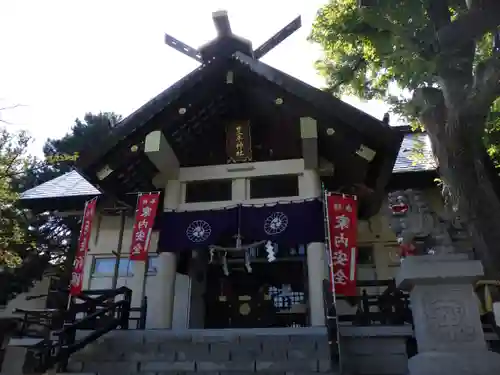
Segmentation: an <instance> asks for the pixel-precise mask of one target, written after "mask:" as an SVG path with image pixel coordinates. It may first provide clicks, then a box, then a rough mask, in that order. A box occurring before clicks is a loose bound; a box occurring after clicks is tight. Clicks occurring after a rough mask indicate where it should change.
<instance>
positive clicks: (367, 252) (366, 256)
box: [356, 246, 375, 266]
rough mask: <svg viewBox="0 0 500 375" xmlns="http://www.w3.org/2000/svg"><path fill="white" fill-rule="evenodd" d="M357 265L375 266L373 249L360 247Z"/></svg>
mask: <svg viewBox="0 0 500 375" xmlns="http://www.w3.org/2000/svg"><path fill="white" fill-rule="evenodd" d="M356 263H357V264H358V265H368V266H373V265H374V264H375V258H374V256H373V247H372V246H359V247H358V256H357V260H356Z"/></svg>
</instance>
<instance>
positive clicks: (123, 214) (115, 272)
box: [111, 208, 128, 290]
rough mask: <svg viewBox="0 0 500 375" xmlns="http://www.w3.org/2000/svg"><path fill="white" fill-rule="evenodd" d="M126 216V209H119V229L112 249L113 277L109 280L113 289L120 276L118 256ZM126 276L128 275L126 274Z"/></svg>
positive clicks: (121, 245)
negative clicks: (116, 241)
mask: <svg viewBox="0 0 500 375" xmlns="http://www.w3.org/2000/svg"><path fill="white" fill-rule="evenodd" d="M126 218H127V215H126V209H124V208H123V209H121V210H120V231H119V232H118V244H117V246H116V251H113V254H114V255H115V257H116V259H115V268H114V270H113V279H112V280H111V289H112V290H115V289H116V286H117V284H118V277H119V276H120V256H121V253H122V247H123V235H124V232H125V220H126ZM127 273H128V265H127ZM127 276H128V275H127Z"/></svg>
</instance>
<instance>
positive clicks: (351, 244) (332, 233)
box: [326, 193, 358, 296]
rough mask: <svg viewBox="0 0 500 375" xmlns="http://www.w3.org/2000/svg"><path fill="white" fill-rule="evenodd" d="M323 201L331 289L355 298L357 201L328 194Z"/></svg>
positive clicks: (354, 198)
mask: <svg viewBox="0 0 500 375" xmlns="http://www.w3.org/2000/svg"><path fill="white" fill-rule="evenodd" d="M326 202H327V205H326V207H327V215H328V232H329V235H328V238H329V250H330V274H331V281H332V290H334V291H335V293H336V294H338V295H343V296H355V295H356V254H357V248H356V237H357V234H358V233H357V232H358V218H357V208H358V207H357V206H358V204H357V203H358V202H357V199H356V197H355V196H350V195H342V194H330V193H327V194H326Z"/></svg>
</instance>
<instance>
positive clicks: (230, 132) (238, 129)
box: [226, 121, 252, 163]
mask: <svg viewBox="0 0 500 375" xmlns="http://www.w3.org/2000/svg"><path fill="white" fill-rule="evenodd" d="M250 133H251V132H250V122H249V121H235V122H232V123H230V124H228V126H227V128H226V153H227V158H228V162H229V163H245V162H249V161H252V141H251V134H250Z"/></svg>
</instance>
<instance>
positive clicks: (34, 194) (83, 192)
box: [20, 171, 101, 200]
mask: <svg viewBox="0 0 500 375" xmlns="http://www.w3.org/2000/svg"><path fill="white" fill-rule="evenodd" d="M100 194H101V192H100V191H99V190H97V189H96V188H95V187H94V186H93V185H92V184H91V183H90V182H88V181H87V180H86V179H85V178H84V177H83V176H82V175H81V174H80V173H78V172H77V171H71V172H68V173H65V174H63V175H62V176H59V177H56V178H54V179H52V180H50V181H47V182H45V183H43V184H41V185H38V186H35V187H34V188H31V189H28V190H26V191H24V192H23V193H21V197H20V199H21V200H29V199H51V198H62V197H78V196H95V195H100Z"/></svg>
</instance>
